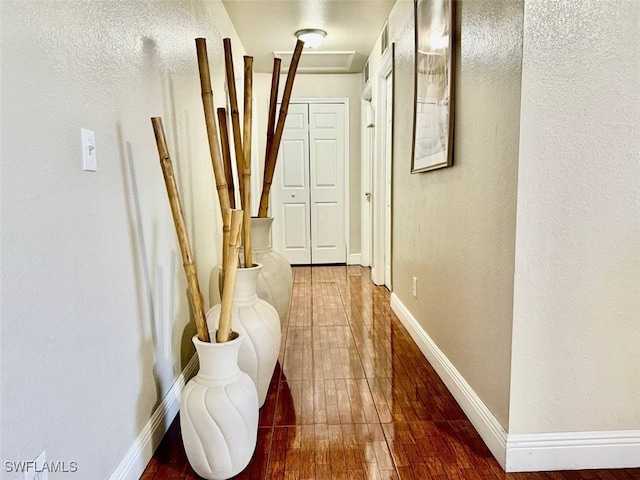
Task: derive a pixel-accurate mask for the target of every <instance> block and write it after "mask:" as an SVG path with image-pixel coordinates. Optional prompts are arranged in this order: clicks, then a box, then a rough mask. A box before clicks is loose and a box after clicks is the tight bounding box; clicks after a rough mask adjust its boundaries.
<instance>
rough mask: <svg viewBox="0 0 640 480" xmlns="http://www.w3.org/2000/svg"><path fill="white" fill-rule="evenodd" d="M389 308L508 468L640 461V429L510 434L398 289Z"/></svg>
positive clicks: (557, 467)
mask: <svg viewBox="0 0 640 480" xmlns="http://www.w3.org/2000/svg"><path fill="white" fill-rule="evenodd" d="M391 309H392V310H393V311H394V313H395V314H396V315H397V316H398V318H399V319H400V321H401V322H402V324H403V325H404V326H405V328H406V329H407V330H408V331H409V334H410V335H411V337H412V338H413V340H414V341H415V342H416V344H417V345H418V347H419V348H420V350H421V351H422V353H423V354H424V356H425V357H426V358H427V360H429V363H431V365H432V366H433V368H434V370H435V371H436V372H437V373H438V375H439V376H440V378H441V379H442V381H443V382H444V384H445V385H446V386H447V388H448V389H449V391H450V392H451V394H452V395H453V397H454V398H455V399H456V401H457V402H458V404H459V405H460V407H461V408H462V410H463V411H464V413H465V414H466V415H467V417H469V420H470V421H471V423H472V424H473V426H474V427H475V429H476V430H477V431H478V433H479V434H480V437H482V440H484V442H485V443H486V445H487V447H489V450H490V451H491V453H492V454H493V456H494V457H496V460H498V463H499V464H500V466H501V467H502V468H503V469H504V470H505V471H506V472H539V471H552V470H582V469H600V468H602V469H606V468H637V467H640V430H615V431H608V432H560V433H536V434H507V432H506V431H505V429H504V428H503V427H502V425H500V423H499V422H498V420H497V419H496V418H495V416H494V415H493V414H492V413H491V412H490V411H489V409H488V408H487V406H486V405H485V404H484V403H483V402H482V400H481V399H480V397H478V395H477V394H476V393H475V392H474V390H473V389H472V388H471V386H470V385H469V384H468V383H467V382H466V380H465V379H464V377H462V375H461V374H460V372H458V370H457V369H456V368H455V367H454V366H453V364H452V363H451V361H450V360H449V359H448V358H447V357H446V355H445V354H444V353H443V352H442V351H441V350H440V349H439V348H438V346H437V345H436V344H435V343H434V341H433V340H432V339H431V338H430V337H429V335H427V333H426V332H425V331H424V329H423V328H422V326H421V325H420V324H419V323H418V321H417V320H416V319H415V317H414V316H413V315H412V314H411V312H410V311H409V309H408V308H407V307H406V306H405V305H404V304H403V303H402V301H401V300H400V299H399V298H398V296H397V295H396V294H395V293H392V294H391Z"/></svg>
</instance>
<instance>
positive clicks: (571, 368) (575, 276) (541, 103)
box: [509, 0, 640, 433]
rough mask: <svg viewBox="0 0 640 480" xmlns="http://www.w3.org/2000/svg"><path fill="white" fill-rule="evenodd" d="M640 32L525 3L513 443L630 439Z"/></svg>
mask: <svg viewBox="0 0 640 480" xmlns="http://www.w3.org/2000/svg"><path fill="white" fill-rule="evenodd" d="M639 25H640V3H637V2H617V1H605V0H589V1H582V0H563V1H560V2H548V1H546V0H527V1H526V2H525V28H524V54H523V72H522V114H521V135H520V159H519V172H518V207H517V225H518V229H517V233H516V272H515V273H516V276H515V292H514V296H515V301H514V319H513V360H512V361H513V364H512V380H511V407H510V422H509V432H510V433H539V432H563V431H564V432H571V431H597V430H621V429H640V354H639V352H640V130H639V129H638V126H639V125H640V44H639V43H638V40H637V34H638V27H639Z"/></svg>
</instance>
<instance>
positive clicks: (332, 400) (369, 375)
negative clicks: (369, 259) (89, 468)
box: [142, 267, 640, 480]
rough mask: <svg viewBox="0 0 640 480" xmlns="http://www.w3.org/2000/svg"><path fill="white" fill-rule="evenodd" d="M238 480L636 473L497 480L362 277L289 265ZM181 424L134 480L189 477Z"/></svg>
mask: <svg viewBox="0 0 640 480" xmlns="http://www.w3.org/2000/svg"><path fill="white" fill-rule="evenodd" d="M293 271H294V290H293V299H292V303H291V309H290V314H289V320H288V322H287V324H286V325H283V334H282V347H281V351H280V360H279V363H278V365H277V366H276V371H275V374H274V376H273V379H272V382H271V387H270V389H269V394H268V397H267V401H266V403H265V406H264V407H263V408H262V409H261V411H260V426H259V434H258V446H257V449H256V452H255V454H254V457H253V459H252V461H251V463H250V464H249V466H248V467H247V468H246V469H245V470H244V471H243V472H242V473H241V474H239V475H238V476H237V477H235V478H236V479H243V480H244V479H247V480H249V479H250V480H254V479H256V480H257V479H260V480H264V479H267V480H281V479H283V480H306V479H317V480H321V479H322V480H324V479H326V480H365V479H367V480H369V479H370V480H374V479H375V480H391V479H398V480H400V479H401V480H413V479H415V480H429V479H432V480H498V479H509V480H538V479H540V480H542V479H544V480H561V479H566V480H595V479H598V480H611V479H620V480H638V479H640V469H618V470H582V471H564V472H546V473H513V474H505V473H504V472H503V471H502V469H501V468H500V466H499V465H498V463H497V462H496V460H495V459H494V458H493V456H492V455H491V453H490V452H489V450H488V449H487V447H486V446H485V444H484V443H483V442H482V440H481V439H480V437H479V435H478V433H477V432H476V431H475V430H474V428H473V426H472V425H471V423H470V422H469V421H468V420H467V418H466V416H465V415H464V413H463V412H462V410H461V409H460V407H459V406H458V404H457V403H456V402H455V400H454V399H453V397H452V396H451V394H450V393H449V392H448V390H447V388H446V387H445V386H444V384H443V383H442V382H441V380H440V379H439V377H438V375H437V374H436V373H435V371H434V370H433V369H432V368H431V366H430V365H429V363H428V362H427V361H426V360H425V358H424V356H423V355H422V353H421V352H420V350H419V349H418V347H417V346H416V344H415V343H414V342H413V340H412V339H411V337H410V336H409V334H408V333H407V331H406V330H405V328H404V327H403V326H402V324H401V323H400V321H399V320H398V319H397V317H396V316H395V314H394V313H393V312H392V311H391V309H390V307H389V292H388V291H387V290H386V289H385V288H384V287H376V286H375V285H373V284H372V283H371V282H370V280H369V269H366V268H362V267H296V268H294V270H293ZM198 478H200V477H198V476H197V475H196V474H195V473H194V472H193V470H192V469H191V467H190V466H189V463H188V462H187V458H186V455H185V453H184V448H183V446H182V440H181V437H180V425H179V415H178V417H176V420H175V421H174V422H173V424H172V425H171V428H170V429H169V431H168V432H167V434H166V435H165V437H164V439H163V440H162V443H161V445H160V446H159V447H158V450H157V451H156V453H155V455H154V456H153V458H152V460H151V461H150V463H149V465H148V466H147V469H146V470H145V473H144V474H143V476H142V479H143V480H151V479H155V480H165V479H176V480H178V479H198Z"/></svg>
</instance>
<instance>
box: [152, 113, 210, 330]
mask: <svg viewBox="0 0 640 480" xmlns="http://www.w3.org/2000/svg"><path fill="white" fill-rule="evenodd" d="M151 125H152V126H153V133H154V135H155V137H156V146H157V147H158V156H159V157H160V166H161V167H162V175H163V176H164V183H165V185H166V187H167V195H168V196H169V204H170V205H171V214H172V215H173V223H174V225H175V227H176V233H177V234H178V243H179V245H180V253H181V254H182V265H183V266H184V273H185V274H186V276H187V286H188V288H189V299H190V301H191V308H192V309H193V315H194V316H195V320H196V328H197V330H198V338H199V339H200V341H202V342H210V341H211V340H210V339H209V329H208V328H207V317H206V315H205V311H204V302H203V300H202V293H201V292H200V285H199V284H198V275H197V273H196V266H195V264H194V263H193V254H192V253H191V245H190V244H189V236H188V234H187V226H186V223H185V221H184V213H183V211H182V203H181V202H180V193H179V192H178V185H177V183H176V177H175V176H174V174H173V165H172V164H171V157H170V156H169V149H168V148H167V139H166V137H165V134H164V127H163V126H162V119H161V118H160V117H153V118H152V119H151Z"/></svg>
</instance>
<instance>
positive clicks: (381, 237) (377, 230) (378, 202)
mask: <svg viewBox="0 0 640 480" xmlns="http://www.w3.org/2000/svg"><path fill="white" fill-rule="evenodd" d="M394 47H395V45H394V44H393V43H392V44H391V45H390V48H388V49H387V51H386V52H385V54H384V55H383V56H382V58H381V59H380V66H379V67H378V71H377V74H376V76H377V82H376V83H377V92H376V93H377V98H376V125H377V126H378V128H376V141H375V148H376V155H375V158H376V161H375V165H374V168H373V172H372V173H373V182H372V184H373V195H372V196H373V225H372V226H373V255H372V262H371V280H372V281H373V283H374V284H376V285H387V286H388V287H389V289H390V290H391V279H390V278H388V279H386V278H385V247H386V242H387V237H388V234H387V232H386V229H385V209H386V203H387V199H386V198H385V190H386V188H385V187H386V185H385V184H386V181H387V179H386V173H385V170H387V164H386V161H392V157H393V132H392V133H391V142H392V145H391V155H390V157H389V158H387V157H386V156H385V145H386V144H385V139H386V129H385V128H383V126H385V125H386V113H387V112H386V104H387V101H386V100H387V81H388V79H389V78H390V76H391V75H393V54H394V53H393V52H394ZM391 81H393V77H391ZM392 108H393V107H392ZM392 115H393V113H392ZM390 170H392V169H390ZM389 233H390V232H389Z"/></svg>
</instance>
